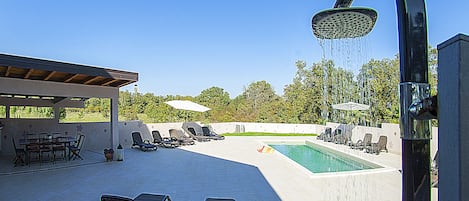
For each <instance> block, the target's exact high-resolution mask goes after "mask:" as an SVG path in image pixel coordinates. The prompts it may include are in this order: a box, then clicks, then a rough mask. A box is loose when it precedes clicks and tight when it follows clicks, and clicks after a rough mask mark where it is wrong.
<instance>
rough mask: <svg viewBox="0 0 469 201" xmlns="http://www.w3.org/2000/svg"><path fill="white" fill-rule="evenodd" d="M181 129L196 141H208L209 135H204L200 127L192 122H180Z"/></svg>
mask: <svg viewBox="0 0 469 201" xmlns="http://www.w3.org/2000/svg"><path fill="white" fill-rule="evenodd" d="M182 129H183V130H184V131H185V132H186V133H187V134H188V135H189V136H191V137H192V139H194V140H197V141H198V142H208V141H210V137H207V136H204V133H203V131H202V127H201V126H200V125H199V124H197V123H194V122H184V123H183V124H182Z"/></svg>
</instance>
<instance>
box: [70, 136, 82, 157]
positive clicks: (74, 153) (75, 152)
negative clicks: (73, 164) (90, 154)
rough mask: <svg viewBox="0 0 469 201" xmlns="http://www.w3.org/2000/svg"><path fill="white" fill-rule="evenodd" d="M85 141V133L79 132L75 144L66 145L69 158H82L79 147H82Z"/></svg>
mask: <svg viewBox="0 0 469 201" xmlns="http://www.w3.org/2000/svg"><path fill="white" fill-rule="evenodd" d="M84 141H85V135H83V134H80V135H78V140H77V143H76V144H75V145H69V146H68V155H69V158H68V159H69V160H70V159H73V160H75V159H76V158H79V159H81V160H83V157H81V155H80V151H81V148H82V147H83V142H84Z"/></svg>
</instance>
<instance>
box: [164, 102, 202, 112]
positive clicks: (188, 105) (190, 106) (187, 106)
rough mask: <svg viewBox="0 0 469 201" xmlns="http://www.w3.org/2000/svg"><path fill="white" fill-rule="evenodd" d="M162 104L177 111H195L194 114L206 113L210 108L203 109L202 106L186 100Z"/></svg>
mask: <svg viewBox="0 0 469 201" xmlns="http://www.w3.org/2000/svg"><path fill="white" fill-rule="evenodd" d="M164 103H166V104H168V105H170V106H171V107H173V108H175V109H179V110H189V111H195V112H206V111H209V110H210V108H208V107H205V106H203V105H200V104H197V103H194V102H192V101H188V100H172V101H167V102H164Z"/></svg>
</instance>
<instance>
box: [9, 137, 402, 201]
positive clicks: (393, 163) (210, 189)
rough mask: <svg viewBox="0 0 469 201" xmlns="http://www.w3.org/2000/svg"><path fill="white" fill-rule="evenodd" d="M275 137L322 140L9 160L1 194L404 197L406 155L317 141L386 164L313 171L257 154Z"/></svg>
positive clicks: (236, 141) (239, 141) (186, 198)
mask: <svg viewBox="0 0 469 201" xmlns="http://www.w3.org/2000/svg"><path fill="white" fill-rule="evenodd" d="M271 140H280V141H289V140H294V141H298V140H299V141H304V140H311V141H316V140H315V139H314V138H312V137H227V138H226V140H223V141H211V142H206V143H197V144H196V145H193V146H184V147H181V148H177V149H164V148H160V149H158V150H157V151H155V152H142V151H139V150H136V149H125V156H124V157H125V159H124V161H123V162H117V161H113V162H104V156H102V155H101V153H99V152H91V151H87V152H85V160H84V161H71V162H66V161H63V162H61V163H59V162H58V163H57V164H55V165H52V166H49V165H46V164H41V165H37V164H36V165H32V166H31V167H27V166H26V167H16V168H13V167H12V166H13V165H12V164H11V158H7V159H5V158H2V160H0V168H2V170H5V171H0V199H1V200H50V201H53V200H74V201H80V200H98V198H99V197H100V195H101V194H103V193H110V194H119V195H124V196H129V197H135V196H137V195H138V194H140V193H142V192H147V193H164V194H169V195H170V196H171V198H172V200H174V201H179V200H181V201H197V200H200V201H202V200H204V199H205V198H206V197H210V196H215V197H232V198H235V199H236V200H238V201H277V200H285V201H288V200H327V201H328V200H373V201H374V200H392V201H394V200H401V174H400V173H399V172H398V171H397V170H398V169H399V168H400V161H401V159H400V156H397V155H394V154H390V153H383V154H380V155H378V156H376V155H370V154H366V153H363V152H360V151H356V150H350V149H348V148H346V147H345V146H343V145H335V144H332V143H324V142H321V141H316V143H319V144H322V145H324V146H329V147H331V148H334V149H337V150H342V151H344V152H347V153H350V154H353V155H356V156H358V157H361V158H365V159H367V160H371V161H374V162H376V163H379V164H381V165H383V166H385V167H386V168H382V169H380V170H379V171H371V172H366V173H363V172H362V173H358V174H341V175H340V176H337V175H332V176H331V175H326V176H317V175H313V176H311V173H309V172H307V171H305V170H304V169H302V168H301V167H299V166H298V165H297V164H296V163H292V162H291V161H289V160H286V159H285V158H284V157H283V156H282V155H280V154H279V153H278V152H274V153H271V154H267V153H259V152H257V148H259V147H261V146H262V145H263V143H262V142H264V141H271ZM4 168H5V169H4ZM6 170H8V171H6ZM38 170H40V171H38Z"/></svg>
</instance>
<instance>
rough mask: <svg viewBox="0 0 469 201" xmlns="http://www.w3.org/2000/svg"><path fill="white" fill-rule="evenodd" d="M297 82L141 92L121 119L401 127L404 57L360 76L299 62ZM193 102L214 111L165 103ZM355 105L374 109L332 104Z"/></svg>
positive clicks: (122, 109)
mask: <svg viewBox="0 0 469 201" xmlns="http://www.w3.org/2000/svg"><path fill="white" fill-rule="evenodd" d="M295 65H296V68H297V71H296V74H295V76H294V77H293V79H292V83H290V84H288V85H286V86H285V87H284V89H283V95H281V96H280V95H278V94H276V93H275V90H274V89H273V87H272V85H271V84H270V83H268V82H267V81H265V80H261V81H256V82H252V83H250V84H249V85H248V86H246V87H244V89H243V92H242V94H240V95H238V96H236V97H235V98H233V99H231V98H230V95H229V93H228V92H226V91H225V90H224V89H223V88H220V87H216V86H213V87H210V88H208V89H205V90H203V91H201V92H200V94H199V95H197V96H195V97H192V96H179V95H168V96H156V95H154V94H152V93H145V94H142V93H139V92H138V91H137V90H134V91H133V92H130V91H120V92H119V104H118V105H119V118H120V120H139V119H140V120H144V122H145V123H159V122H179V121H201V122H204V123H211V122H263V123H299V124H311V123H314V124H324V123H325V122H327V121H330V122H341V123H354V124H359V125H370V126H376V125H379V124H381V123H398V122H399V75H400V74H399V57H398V56H395V57H394V58H392V59H389V58H384V59H381V60H375V59H372V60H370V61H369V62H368V63H365V64H364V65H362V66H361V68H360V69H359V72H358V74H357V75H354V73H353V72H352V71H350V70H348V69H346V68H343V67H340V66H337V65H336V64H334V62H333V61H332V60H325V59H323V60H321V61H319V62H316V63H313V64H311V65H307V63H306V62H304V61H301V60H300V61H297V62H296V63H295ZM436 69H437V50H436V49H434V48H429V82H430V84H431V86H432V94H436V93H437V88H436V84H437V74H436V73H437V70H436ZM170 100H190V101H193V102H196V103H199V104H202V105H204V106H207V107H209V108H211V110H209V111H207V112H203V113H199V112H191V111H183V110H177V109H174V108H172V107H171V106H169V105H167V104H165V103H164V102H166V101H170ZM345 102H355V103H361V104H366V105H369V106H370V109H369V110H366V111H340V110H335V109H333V108H332V105H334V104H338V103H345ZM109 109H110V107H109V101H106V100H104V99H94V98H93V99H90V100H89V101H87V103H86V105H85V112H100V113H102V114H103V116H104V115H108V114H109Z"/></svg>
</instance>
